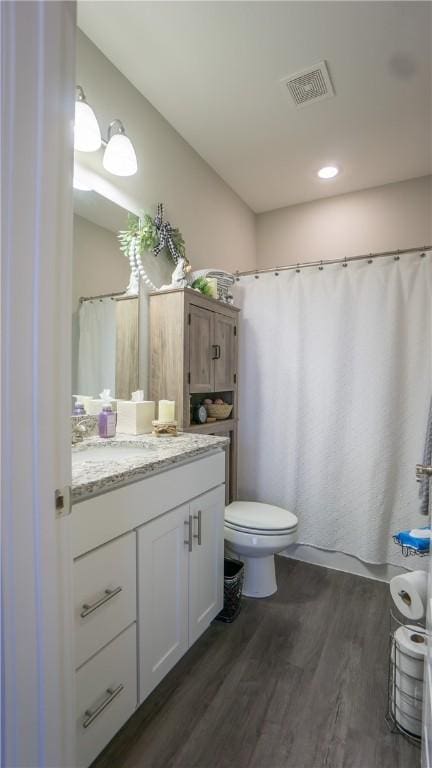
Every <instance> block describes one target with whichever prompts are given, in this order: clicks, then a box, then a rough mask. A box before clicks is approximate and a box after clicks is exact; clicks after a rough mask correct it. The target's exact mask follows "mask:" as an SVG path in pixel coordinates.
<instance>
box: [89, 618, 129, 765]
mask: <svg viewBox="0 0 432 768" xmlns="http://www.w3.org/2000/svg"><path fill="white" fill-rule="evenodd" d="M75 680H76V708H77V712H76V748H77V763H76V765H78V766H80V768H85V767H86V766H88V765H90V763H91V762H92V761H93V760H94V759H95V757H96V755H98V754H99V752H100V751H101V750H102V749H103V748H104V747H105V745H106V744H108V742H109V741H111V739H112V737H113V736H114V734H115V733H116V732H117V731H118V730H119V729H120V728H121V727H122V725H123V723H125V722H126V720H128V718H129V717H130V716H131V715H132V714H133V713H134V711H135V709H136V705H137V664H136V624H132V626H130V627H129V629H126V631H125V632H123V633H122V634H121V635H119V637H116V639H115V640H113V641H112V642H111V643H109V644H108V645H107V646H106V647H105V648H103V650H102V651H99V653H97V654H96V656H93V658H92V659H90V661H88V662H87V663H86V664H84V665H83V666H82V667H81V668H80V669H79V670H78V671H77V672H76V676H75Z"/></svg>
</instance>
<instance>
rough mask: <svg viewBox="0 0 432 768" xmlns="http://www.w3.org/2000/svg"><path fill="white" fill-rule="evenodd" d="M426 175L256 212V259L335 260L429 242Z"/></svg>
mask: <svg viewBox="0 0 432 768" xmlns="http://www.w3.org/2000/svg"><path fill="white" fill-rule="evenodd" d="M431 180H432V177H431V176H422V177H420V178H418V179H410V180H408V181H401V182H398V183H396V184H386V185H385V186H382V187H374V188H373V189H364V190H362V191H360V192H351V193H349V194H346V195H339V196H336V197H328V198H325V199H321V200H315V201H313V202H310V203H302V204H301V205H291V206H289V207H288V208H280V209H278V210H276V211H270V212H269V213H262V214H259V215H258V216H257V222H256V234H257V264H258V266H260V267H266V266H270V267H272V266H275V265H277V264H296V263H297V262H298V261H317V260H320V259H323V260H326V259H335V258H336V259H340V258H344V257H345V256H347V257H348V256H356V255H357V254H361V253H369V252H370V251H387V250H391V249H394V248H401V249H402V248H410V247H416V246H422V245H429V244H431V240H432V233H431V219H432V217H431V201H432V187H431Z"/></svg>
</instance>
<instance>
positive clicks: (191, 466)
mask: <svg viewBox="0 0 432 768" xmlns="http://www.w3.org/2000/svg"><path fill="white" fill-rule="evenodd" d="M224 509H225V453H224V451H223V450H219V451H217V452H216V451H215V452H214V453H210V454H207V455H205V456H203V457H200V458H197V459H195V460H192V461H190V462H189V463H185V464H184V465H180V466H179V465H174V466H173V468H172V469H167V470H166V471H164V472H160V473H159V474H155V475H153V476H150V477H148V478H146V479H143V480H140V481H139V482H135V483H132V484H131V485H126V486H124V487H121V488H117V489H114V490H112V491H109V492H107V493H104V494H101V495H99V496H94V497H93V498H88V499H86V500H84V501H81V502H80V503H77V504H75V505H74V507H73V511H72V540H73V544H72V546H73V555H74V614H75V669H76V673H75V677H76V704H77V712H76V733H77V736H76V743H77V765H78V766H80V768H87V766H89V765H90V763H91V762H92V761H93V760H94V759H95V757H96V756H97V755H98V754H99V752H101V750H102V749H103V748H104V747H105V746H106V745H107V744H108V742H109V741H110V740H111V739H112V738H113V736H114V735H115V733H116V731H118V730H119V729H120V728H121V726H122V725H123V724H124V723H125V722H126V720H127V719H128V718H129V717H130V716H131V715H132V714H133V712H134V711H135V709H136V707H137V706H138V705H139V704H141V703H142V702H143V701H144V699H145V698H146V696H148V694H149V693H150V692H151V691H152V690H153V688H155V686H156V685H157V684H158V683H159V682H160V681H161V680H162V679H163V677H164V676H165V675H166V674H167V672H168V671H169V670H170V669H171V668H172V667H173V666H174V664H176V662H177V661H178V660H179V659H180V658H181V657H182V656H183V654H184V653H185V652H186V651H187V649H188V648H189V647H190V646H191V645H192V643H194V642H195V640H197V638H198V637H199V636H200V635H201V634H202V632H204V630H205V629H206V627H207V626H208V625H209V623H210V622H211V620H212V619H213V618H214V617H215V616H216V615H217V613H218V612H219V611H220V609H221V608H222V603H223V539H224V536H223V525H224Z"/></svg>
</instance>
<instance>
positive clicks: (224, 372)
mask: <svg viewBox="0 0 432 768" xmlns="http://www.w3.org/2000/svg"><path fill="white" fill-rule="evenodd" d="M213 338H214V346H215V355H216V357H215V361H214V391H215V392H226V391H227V390H228V391H229V390H232V389H235V387H236V377H237V371H236V361H237V328H236V320H235V318H234V317H228V315H220V314H218V313H216V314H215V316H214V337H213Z"/></svg>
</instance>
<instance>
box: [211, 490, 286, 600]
mask: <svg viewBox="0 0 432 768" xmlns="http://www.w3.org/2000/svg"><path fill="white" fill-rule="evenodd" d="M297 523H298V520H297V517H296V516H295V515H293V513H292V512H288V510H287V509H282V508H281V507H273V506H272V505H271V504H261V503H257V502H255V501H233V502H232V504H230V505H229V506H228V507H226V508H225V544H226V548H227V554H228V555H230V554H231V555H232V556H234V557H236V558H237V559H239V560H242V561H243V562H244V564H245V577H244V585H243V594H244V595H246V596H247V597H268V596H269V595H273V594H274V592H276V591H277V584H276V575H275V562H274V556H275V554H276V553H277V552H282V551H283V550H284V549H286V547H289V545H290V544H294V543H295V542H296V538H297V535H296V532H297Z"/></svg>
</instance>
